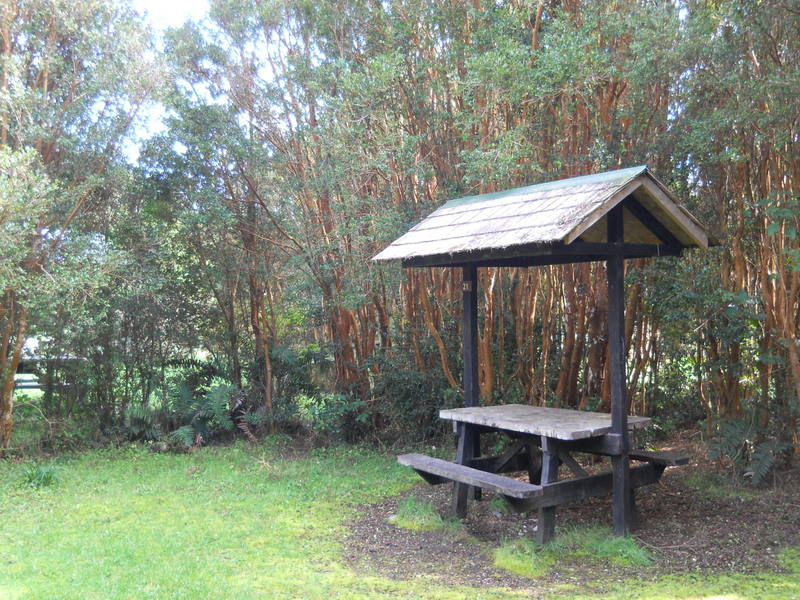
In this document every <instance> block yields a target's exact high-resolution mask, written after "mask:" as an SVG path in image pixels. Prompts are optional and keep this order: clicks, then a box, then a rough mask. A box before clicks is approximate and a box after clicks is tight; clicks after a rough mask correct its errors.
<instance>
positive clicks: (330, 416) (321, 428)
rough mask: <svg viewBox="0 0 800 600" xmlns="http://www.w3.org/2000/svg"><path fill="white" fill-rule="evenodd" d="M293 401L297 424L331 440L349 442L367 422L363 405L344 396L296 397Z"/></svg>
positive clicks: (322, 393) (320, 394)
mask: <svg viewBox="0 0 800 600" xmlns="http://www.w3.org/2000/svg"><path fill="white" fill-rule="evenodd" d="M293 401H294V403H295V405H296V407H297V416H298V418H299V419H300V420H301V422H303V423H304V424H305V425H306V426H307V427H309V428H311V429H313V430H315V431H318V432H320V433H322V434H323V435H327V436H330V437H331V438H333V439H339V440H350V441H352V440H353V439H356V438H357V437H358V436H359V431H360V429H361V428H363V426H364V425H366V424H367V423H368V421H369V413H368V412H366V410H365V408H366V406H367V403H366V402H364V401H363V400H357V399H354V398H352V397H351V396H348V395H345V394H329V393H324V392H320V393H318V394H315V395H313V396H308V395H305V394H300V395H298V396H296V397H295V398H294V399H293Z"/></svg>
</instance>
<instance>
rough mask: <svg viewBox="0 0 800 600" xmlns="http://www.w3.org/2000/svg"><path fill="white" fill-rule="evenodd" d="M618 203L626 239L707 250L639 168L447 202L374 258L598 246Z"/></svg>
mask: <svg viewBox="0 0 800 600" xmlns="http://www.w3.org/2000/svg"><path fill="white" fill-rule="evenodd" d="M623 201H624V202H625V204H623V206H624V207H625V208H624V212H623V215H624V227H623V229H624V231H625V242H626V243H638V244H671V245H672V246H675V245H678V246H680V247H681V248H694V247H700V248H707V247H708V245H709V238H708V235H707V234H706V232H705V231H704V229H703V227H702V225H700V223H699V222H698V221H697V220H696V219H695V218H694V217H693V216H692V215H691V214H689V212H688V211H686V210H685V209H684V208H683V207H682V206H680V204H678V202H677V201H676V200H675V198H674V197H673V196H672V194H670V192H669V191H668V190H667V188H666V187H664V185H663V184H661V183H660V182H659V181H658V180H657V179H656V178H655V177H653V175H652V174H651V173H650V171H649V170H648V168H647V166H644V165H643V166H638V167H631V168H628V169H619V170H616V171H607V172H604V173H598V174H595V175H586V176H583V177H573V178H570V179H561V180H558V181H550V182H547V183H540V184H537V185H531V186H527V187H521V188H515V189H511V190H505V191H502V192H495V193H492V194H481V195H477V196H467V197H464V198H456V199H454V200H450V201H449V202H447V203H445V204H444V205H443V206H441V207H440V208H438V209H437V210H435V211H434V212H432V213H431V214H430V215H428V216H427V217H425V218H424V219H423V220H422V221H421V222H420V223H418V224H417V225H415V226H414V227H412V228H411V229H410V230H409V231H408V232H407V233H405V234H404V235H402V236H401V237H399V238H398V239H396V240H395V241H394V242H392V243H391V244H390V245H389V246H388V247H387V248H385V249H384V250H383V251H382V252H380V253H379V254H377V255H376V256H375V257H374V258H373V260H376V261H383V260H395V259H403V260H404V261H407V260H410V259H414V260H415V261H416V262H419V259H423V262H425V261H424V258H425V257H431V258H433V257H442V259H444V261H445V262H447V263H452V262H454V261H456V260H457V259H458V258H459V257H461V258H463V259H464V260H465V261H466V262H469V259H470V257H471V256H475V255H476V254H480V255H481V256H483V257H486V256H491V255H492V252H493V251H498V252H505V253H507V252H508V250H509V249H516V250H517V251H516V252H515V254H516V255H518V256H522V255H524V253H525V250H526V249H527V248H530V249H531V250H534V249H536V248H538V247H541V246H542V245H547V244H565V245H568V244H572V243H574V242H575V241H578V240H579V241H582V242H600V243H602V242H605V241H607V237H606V226H605V216H606V214H607V213H608V212H609V211H610V210H611V209H612V208H614V207H615V206H616V205H618V204H620V203H623ZM643 221H644V222H643ZM645 223H647V224H645ZM665 238H667V239H665ZM434 262H435V261H434ZM434 262H431V263H430V264H434Z"/></svg>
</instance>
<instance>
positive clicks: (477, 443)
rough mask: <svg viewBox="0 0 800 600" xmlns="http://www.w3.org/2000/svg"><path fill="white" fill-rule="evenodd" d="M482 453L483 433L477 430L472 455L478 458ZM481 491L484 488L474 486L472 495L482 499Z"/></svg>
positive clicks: (476, 498)
mask: <svg viewBox="0 0 800 600" xmlns="http://www.w3.org/2000/svg"><path fill="white" fill-rule="evenodd" d="M480 455H481V434H480V433H479V432H477V431H473V433H472V457H473V458H477V457H479V456H480ZM481 492H483V490H482V489H481V488H479V487H477V486H474V487H473V488H472V496H473V497H474V498H475V500H480V499H481Z"/></svg>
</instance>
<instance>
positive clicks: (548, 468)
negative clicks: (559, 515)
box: [536, 438, 561, 544]
mask: <svg viewBox="0 0 800 600" xmlns="http://www.w3.org/2000/svg"><path fill="white" fill-rule="evenodd" d="M560 464H561V460H560V459H559V457H558V448H557V447H555V444H553V443H552V440H549V439H547V438H542V487H543V488H544V487H545V486H548V485H549V484H551V483H553V482H555V481H558V467H559V465H560ZM555 532H556V505H555V504H544V503H539V522H538V523H537V526H536V541H537V542H539V543H540V544H546V543H547V542H549V541H550V540H552V539H553V535H555Z"/></svg>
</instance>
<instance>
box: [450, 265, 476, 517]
mask: <svg viewBox="0 0 800 600" xmlns="http://www.w3.org/2000/svg"><path fill="white" fill-rule="evenodd" d="M463 273H464V275H463V284H462V285H463V302H464V312H463V317H462V330H463V332H462V333H463V346H464V406H478V403H479V397H480V386H479V381H478V269H477V267H475V266H467V267H464V271H463ZM479 445H480V442H479V438H478V435H477V434H476V433H475V431H474V428H473V427H471V426H469V425H466V424H464V423H460V424H459V428H458V453H457V456H456V461H457V462H458V463H459V464H462V465H466V464H469V462H470V461H471V460H472V459H473V457H475V456H477V455H479V454H480V447H479ZM454 486H455V487H454V489H453V510H454V512H455V515H456V516H457V517H458V518H460V519H463V518H464V517H466V516H467V498H468V497H469V495H470V487H471V486H468V485H466V484H463V483H456V484H454ZM472 496H473V497H475V498H476V499H477V498H478V489H477V488H476V489H473V490H472Z"/></svg>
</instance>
